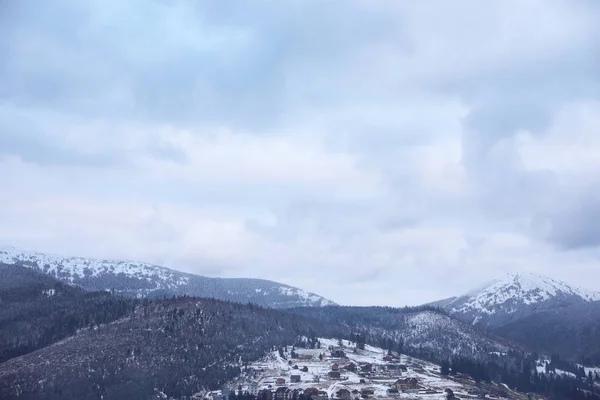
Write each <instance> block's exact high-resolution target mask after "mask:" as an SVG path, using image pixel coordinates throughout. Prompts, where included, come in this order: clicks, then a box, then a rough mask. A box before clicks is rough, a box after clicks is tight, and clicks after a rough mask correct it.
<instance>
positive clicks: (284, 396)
mask: <svg viewBox="0 0 600 400" xmlns="http://www.w3.org/2000/svg"><path fill="white" fill-rule="evenodd" d="M289 391H290V389H288V388H286V387H284V386H282V387H280V388H277V390H276V391H275V400H288V392H289Z"/></svg>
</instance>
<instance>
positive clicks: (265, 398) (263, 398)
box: [256, 389, 273, 400]
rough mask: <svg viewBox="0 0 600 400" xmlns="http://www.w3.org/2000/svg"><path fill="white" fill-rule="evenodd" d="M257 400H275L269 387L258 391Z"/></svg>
mask: <svg viewBox="0 0 600 400" xmlns="http://www.w3.org/2000/svg"><path fill="white" fill-rule="evenodd" d="M256 399H257V400H273V392H272V391H270V390H267V389H263V390H261V391H259V392H258V395H257V396H256Z"/></svg>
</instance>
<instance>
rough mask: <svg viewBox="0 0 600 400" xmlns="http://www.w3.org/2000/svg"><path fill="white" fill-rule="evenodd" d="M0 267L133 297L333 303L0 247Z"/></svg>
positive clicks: (259, 286)
mask: <svg viewBox="0 0 600 400" xmlns="http://www.w3.org/2000/svg"><path fill="white" fill-rule="evenodd" d="M0 263H4V264H10V265H23V266H26V267H29V268H32V269H35V270H37V271H39V272H43V273H45V274H47V275H50V276H52V277H55V278H56V279H59V280H60V281H62V282H65V283H68V284H72V285H77V286H80V287H82V288H83V289H85V290H114V291H115V292H116V293H119V294H122V295H126V296H133V297H162V296H171V295H190V296H199V297H209V298H215V299H220V300H227V301H234V302H241V303H247V302H252V303H255V304H258V305H260V306H263V307H271V308H290V307H303V306H309V307H315V306H317V307H319V306H327V305H332V304H335V303H333V302H332V301H330V300H327V299H326V298H324V297H321V296H319V295H316V294H314V293H308V292H305V291H304V290H302V289H298V288H295V287H292V286H288V285H283V284H280V283H276V282H272V281H268V280H263V279H245V278H235V279H225V278H208V277H204V276H199V275H194V274H188V273H184V272H179V271H175V270H172V269H169V268H165V267H161V266H157V265H152V264H147V263H141V262H133V261H122V260H121V261H119V260H93V259H87V258H80V257H63V256H59V255H52V254H44V253H38V252H34V251H28V250H21V249H17V248H14V247H0Z"/></svg>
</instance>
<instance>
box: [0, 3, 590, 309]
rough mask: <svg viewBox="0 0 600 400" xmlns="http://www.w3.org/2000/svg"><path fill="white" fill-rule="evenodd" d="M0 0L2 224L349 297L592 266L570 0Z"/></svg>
mask: <svg viewBox="0 0 600 400" xmlns="http://www.w3.org/2000/svg"><path fill="white" fill-rule="evenodd" d="M15 4H16V5H15V6H13V8H11V10H10V11H11V18H10V20H6V21H5V22H7V23H6V24H0V51H2V56H3V58H4V59H6V60H7V62H6V63H4V64H2V65H0V74H2V76H4V77H6V79H5V80H4V81H3V83H4V84H3V85H2V87H1V88H0V187H1V188H2V190H0V202H1V209H0V240H1V241H3V242H5V243H6V244H15V245H21V246H25V247H31V248H36V249H40V250H49V251H56V252H63V253H66V254H73V255H89V256H96V257H102V258H107V257H124V258H134V259H140V260H145V261H151V262H158V263H161V264H165V265H167V266H172V267H176V268H182V269H185V270H187V271H196V272H198V273H205V274H208V275H221V276H250V277H259V278H268V279H274V280H281V281H283V282H285V283H289V284H296V285H298V286H300V287H303V288H305V289H309V290H312V291H316V292H322V294H324V295H326V296H330V297H332V298H333V299H334V300H337V301H339V302H342V303H355V304H358V303H370V302H374V303H378V304H386V303H387V304H393V305H401V304H405V303H411V304H416V303H420V302H423V301H426V300H435V297H445V296H450V295H453V294H456V292H461V291H463V290H467V289H469V287H470V286H471V285H474V284H475V283H478V282H479V281H482V280H487V279H489V278H492V277H494V276H495V275H497V274H498V273H501V272H505V271H514V270H531V271H536V272H539V273H548V274H550V275H554V276H559V277H561V276H562V277H564V278H569V279H573V280H577V279H579V278H578V277H579V276H584V275H585V274H591V273H593V271H594V268H597V266H598V262H597V261H596V260H597V259H598V257H597V254H596V248H597V246H598V243H600V231H598V230H597V229H595V227H594V226H593V225H591V224H586V223H585V221H586V220H589V219H592V220H593V219H594V218H590V216H592V217H593V216H595V215H600V211H598V212H597V211H595V210H596V209H599V210H600V208H598V207H597V204H596V203H598V204H600V202H597V201H596V199H595V194H594V193H595V189H596V188H598V187H600V164H599V162H598V159H600V157H597V153H598V149H600V142H599V139H598V135H596V134H595V132H597V130H598V128H600V120H599V119H598V115H600V106H599V105H598V104H599V103H598V99H599V98H600V91H599V90H598V88H600V84H599V80H598V74H597V71H596V70H597V68H594V66H595V65H597V58H595V57H597V56H596V54H598V48H597V47H598V43H599V42H598V40H597V39H598V37H599V36H598V33H599V31H598V28H597V23H596V21H595V20H593V18H594V16H595V15H596V14H597V13H595V12H594V11H596V10H594V9H593V7H596V6H594V5H593V4H588V3H585V2H582V3H578V4H576V5H575V4H574V3H573V2H568V1H560V0H559V1H553V2H547V1H541V0H539V1H538V0H535V1H526V2H523V1H518V0H515V1H492V2H487V3H486V4H485V5H484V4H482V3H481V2H478V1H466V0H464V1H463V0H461V1H458V2H453V3H452V4H449V3H448V4H447V3H441V2H437V1H436V2H432V1H421V2H411V3H409V2H398V1H380V2H372V3H369V4H366V3H364V2H346V3H344V5H339V4H334V3H331V4H329V3H328V4H323V3H322V2H317V1H315V2H311V1H309V2H303V3H302V4H296V5H290V4H287V3H281V4H278V5H276V6H273V5H272V4H269V6H264V5H261V4H258V3H248V4H246V3H244V4H243V5H240V4H237V5H236V7H229V6H228V5H223V4H221V3H220V4H218V5H215V6H211V7H206V5H197V4H192V3H190V2H183V1H181V2H171V3H164V2H153V3H151V4H147V3H146V2H141V1H138V2H129V3H127V4H125V3H123V2H118V1H109V0H106V1H99V0H98V1H93V2H87V3H85V4H84V3H81V4H80V3H77V4H75V3H72V4H71V3H69V2H57V3H56V4H53V3H52V2H50V3H49V5H47V6H40V5H39V4H37V3H36V4H35V6H28V5H27V4H25V3H23V2H18V3H15ZM54 6H56V7H54ZM589 7H592V9H590V8H589ZM2 38H11V41H10V43H7V42H6V41H3V40H2ZM578 207H579V208H581V209H582V210H584V211H582V212H574V210H576V209H578ZM570 222H572V223H570ZM557 232H558V233H565V232H566V233H565V234H563V235H562V236H561V235H560V234H558V233H557ZM556 243H558V244H559V246H556ZM561 246H562V247H561ZM565 248H568V249H572V248H576V249H577V251H565ZM565 265H568V266H569V268H573V270H574V271H577V273H573V274H572V276H569V274H567V273H566V272H564V271H565V268H564V266H565ZM407 277H408V278H407ZM407 281H409V282H411V284H410V288H405V290H398V287H402V285H405V286H406V284H405V282H407ZM590 281H591V280H590ZM577 283H580V282H577ZM598 289H600V288H598ZM357 291H358V292H357ZM356 293H364V297H360V298H359V297H357V296H356Z"/></svg>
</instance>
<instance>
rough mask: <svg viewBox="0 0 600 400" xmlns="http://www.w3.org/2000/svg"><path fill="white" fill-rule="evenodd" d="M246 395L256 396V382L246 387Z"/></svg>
mask: <svg viewBox="0 0 600 400" xmlns="http://www.w3.org/2000/svg"><path fill="white" fill-rule="evenodd" d="M248 393H249V394H250V395H252V396H257V395H258V382H251V383H250V384H249V385H248Z"/></svg>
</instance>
